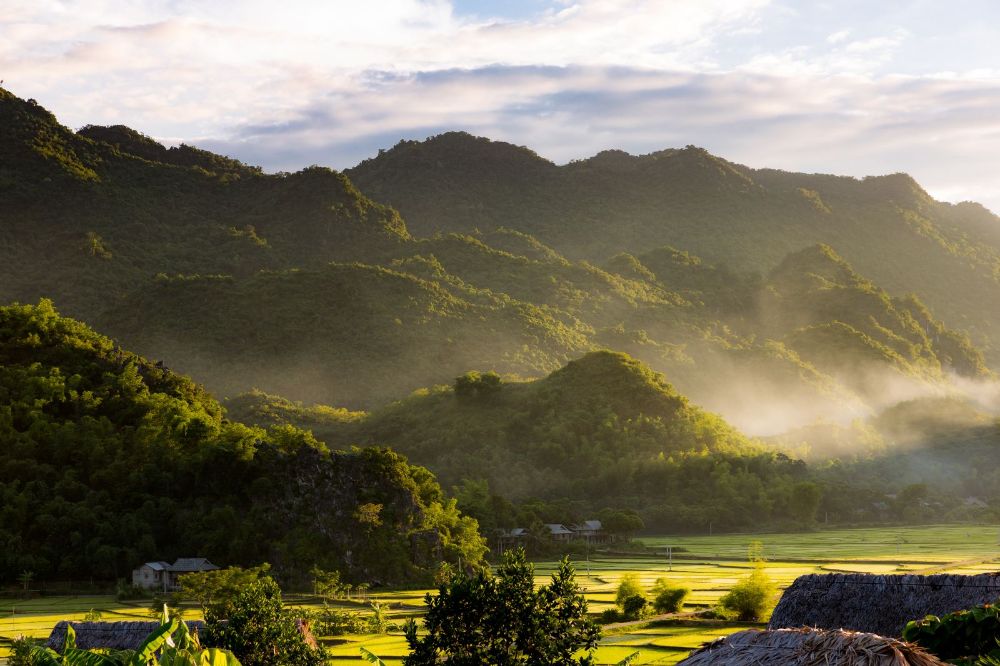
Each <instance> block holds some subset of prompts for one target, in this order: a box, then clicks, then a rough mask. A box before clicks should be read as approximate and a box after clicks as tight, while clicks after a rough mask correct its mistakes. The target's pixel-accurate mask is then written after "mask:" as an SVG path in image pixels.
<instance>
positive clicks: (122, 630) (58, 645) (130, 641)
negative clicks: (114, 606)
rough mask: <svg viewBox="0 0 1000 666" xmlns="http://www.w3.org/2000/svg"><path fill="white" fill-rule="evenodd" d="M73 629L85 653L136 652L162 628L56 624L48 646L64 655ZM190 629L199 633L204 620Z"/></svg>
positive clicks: (151, 625) (190, 624) (155, 624)
mask: <svg viewBox="0 0 1000 666" xmlns="http://www.w3.org/2000/svg"><path fill="white" fill-rule="evenodd" d="M71 624H72V625H73V631H75V632H76V646H77V647H78V648H81V649H83V650H89V649H91V648H108V649H111V650H135V649H136V648H138V647H139V646H140V645H142V642H143V641H144V640H146V637H147V636H149V635H150V634H151V633H153V631H155V630H156V629H157V627H159V626H160V623H159V622H67V621H66V620H62V621H61V622H59V623H58V624H56V626H55V628H53V629H52V633H51V634H49V640H48V641H47V642H46V643H45V644H46V645H47V646H48V647H50V648H52V649H53V650H57V651H61V650H62V648H63V645H65V644H66V627H67V626H69V625H71ZM186 624H187V626H188V629H190V630H191V631H199V630H201V629H202V627H204V626H205V623H204V622H202V621H201V620H193V621H190V622H186Z"/></svg>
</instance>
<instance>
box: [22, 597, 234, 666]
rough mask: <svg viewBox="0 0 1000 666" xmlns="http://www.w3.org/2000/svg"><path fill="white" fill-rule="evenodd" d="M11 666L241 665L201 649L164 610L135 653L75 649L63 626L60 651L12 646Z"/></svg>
mask: <svg viewBox="0 0 1000 666" xmlns="http://www.w3.org/2000/svg"><path fill="white" fill-rule="evenodd" d="M15 659H16V660H18V661H12V665H15V666H59V665H65V666H241V664H240V661H239V660H238V659H237V658H236V656H235V655H234V654H233V653H232V652H229V651H227V650H219V649H217V648H202V647H201V644H200V643H199V642H198V637H197V635H192V634H191V633H190V632H189V631H188V628H187V625H186V624H184V623H183V622H180V621H179V620H177V619H176V618H174V619H170V618H169V617H168V616H167V614H166V610H164V614H163V618H162V622H161V624H160V626H159V627H158V628H157V629H155V630H154V631H153V633H151V634H150V635H149V636H147V637H146V639H145V640H144V641H143V642H142V644H141V645H140V646H139V648H138V649H136V650H122V651H117V652H108V651H102V650H96V649H95V650H83V649H80V648H78V647H77V646H76V632H75V631H74V629H73V626H72V625H68V626H67V627H66V642H65V643H64V645H63V649H62V651H61V653H60V652H56V651H55V650H53V649H51V648H48V647H41V646H30V647H28V648H25V646H24V645H21V646H16V657H15Z"/></svg>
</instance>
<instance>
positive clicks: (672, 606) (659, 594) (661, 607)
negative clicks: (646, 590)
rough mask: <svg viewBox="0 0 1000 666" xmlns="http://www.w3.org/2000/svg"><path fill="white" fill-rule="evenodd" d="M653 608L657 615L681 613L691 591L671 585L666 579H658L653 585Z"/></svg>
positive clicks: (680, 586)
mask: <svg viewBox="0 0 1000 666" xmlns="http://www.w3.org/2000/svg"><path fill="white" fill-rule="evenodd" d="M652 592H653V608H654V609H656V612H657V613H679V612H681V610H682V609H683V608H684V600H685V599H687V596H688V595H689V594H691V590H690V589H689V588H686V587H684V586H682V585H676V584H674V583H671V582H670V581H669V580H667V579H666V578H657V579H656V583H654V584H653V590H652Z"/></svg>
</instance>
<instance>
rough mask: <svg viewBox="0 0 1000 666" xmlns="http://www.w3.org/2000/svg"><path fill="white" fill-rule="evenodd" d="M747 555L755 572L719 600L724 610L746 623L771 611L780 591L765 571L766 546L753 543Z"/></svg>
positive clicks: (756, 542)
mask: <svg viewBox="0 0 1000 666" xmlns="http://www.w3.org/2000/svg"><path fill="white" fill-rule="evenodd" d="M747 554H748V559H749V560H750V562H751V563H752V564H753V570H752V571H751V572H750V573H749V574H748V575H747V576H746V578H744V579H743V580H741V581H739V582H738V583H736V585H734V586H733V589H731V590H729V592H727V593H726V594H725V595H723V597H722V598H721V599H720V600H719V604H720V605H721V606H722V607H723V608H725V609H726V610H728V611H730V612H732V613H735V614H736V617H737V619H739V620H740V621H744V622H747V621H752V620H759V619H762V618H763V617H764V616H765V615H766V614H767V612H768V610H770V607H771V600H772V599H773V598H774V595H775V594H776V593H777V591H778V587H777V586H776V585H775V584H774V581H773V580H771V577H770V576H768V575H767V572H766V571H764V545H763V544H762V543H761V542H760V541H752V542H751V543H750V545H749V547H748V548H747Z"/></svg>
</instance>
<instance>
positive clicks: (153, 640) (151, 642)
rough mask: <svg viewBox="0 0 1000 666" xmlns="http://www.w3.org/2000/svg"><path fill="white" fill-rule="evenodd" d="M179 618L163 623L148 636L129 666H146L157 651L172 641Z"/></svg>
mask: <svg viewBox="0 0 1000 666" xmlns="http://www.w3.org/2000/svg"><path fill="white" fill-rule="evenodd" d="M178 622H179V621H178V620H176V619H173V620H171V621H170V622H169V623H168V624H161V625H160V626H159V627H158V628H157V629H156V630H155V631H154V632H153V633H151V634H150V635H149V636H147V637H146V640H145V641H143V643H142V645H140V646H139V650H138V651H137V652H136V653H135V655H134V656H133V657H132V659H131V660H130V661H129V666H146V665H147V664H148V663H149V662H150V661H152V659H153V657H154V655H155V654H156V651H157V650H159V649H160V648H162V647H163V646H164V645H168V644H169V643H170V642H171V639H170V635H171V634H172V633H174V632H175V631H177V624H178Z"/></svg>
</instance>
